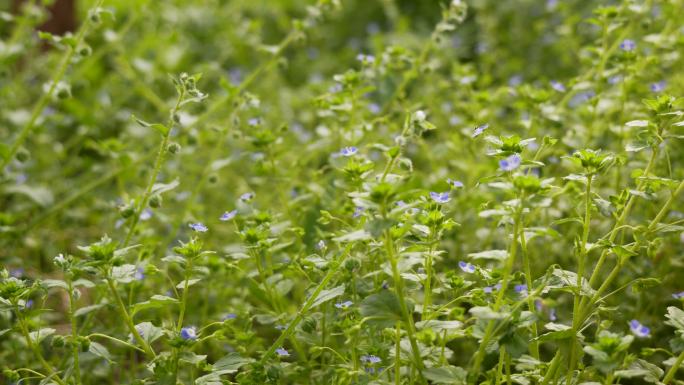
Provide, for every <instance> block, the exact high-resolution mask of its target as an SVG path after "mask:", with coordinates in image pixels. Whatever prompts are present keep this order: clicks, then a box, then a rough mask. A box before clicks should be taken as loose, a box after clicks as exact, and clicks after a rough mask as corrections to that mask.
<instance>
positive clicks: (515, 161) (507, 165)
mask: <svg viewBox="0 0 684 385" xmlns="http://www.w3.org/2000/svg"><path fill="white" fill-rule="evenodd" d="M521 162H522V159H521V158H520V155H518V154H513V155H511V156H509V157H508V158H506V159H501V160H500V161H499V168H501V169H502V170H503V171H513V170H515V169H516V168H518V167H520V163H521Z"/></svg>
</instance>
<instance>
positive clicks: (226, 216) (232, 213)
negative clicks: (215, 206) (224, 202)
mask: <svg viewBox="0 0 684 385" xmlns="http://www.w3.org/2000/svg"><path fill="white" fill-rule="evenodd" d="M236 215H237V210H233V211H226V212H225V213H223V215H221V217H220V218H219V220H222V221H224V222H225V221H229V220H231V219H233V218H235V216H236Z"/></svg>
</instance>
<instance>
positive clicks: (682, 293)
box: [672, 291, 684, 299]
mask: <svg viewBox="0 0 684 385" xmlns="http://www.w3.org/2000/svg"><path fill="white" fill-rule="evenodd" d="M672 298H674V299H682V298H684V291H680V292H679V293H673V294H672Z"/></svg>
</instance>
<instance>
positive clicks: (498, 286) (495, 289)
mask: <svg viewBox="0 0 684 385" xmlns="http://www.w3.org/2000/svg"><path fill="white" fill-rule="evenodd" d="M499 289H501V282H499V283H497V284H496V285H494V286H487V287H485V288H484V289H482V290H483V291H484V292H485V293H491V292H494V291H497V290H499Z"/></svg>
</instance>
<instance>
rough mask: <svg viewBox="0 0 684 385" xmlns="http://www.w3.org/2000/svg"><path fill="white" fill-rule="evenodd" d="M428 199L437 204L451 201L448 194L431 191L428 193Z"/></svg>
mask: <svg viewBox="0 0 684 385" xmlns="http://www.w3.org/2000/svg"><path fill="white" fill-rule="evenodd" d="M430 198H432V200H433V201H435V202H437V203H447V202H449V201H450V200H451V198H449V193H448V192H443V193H438V192H434V191H431V192H430Z"/></svg>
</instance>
